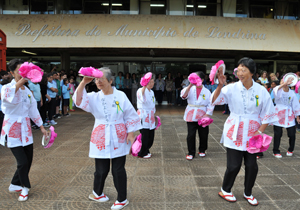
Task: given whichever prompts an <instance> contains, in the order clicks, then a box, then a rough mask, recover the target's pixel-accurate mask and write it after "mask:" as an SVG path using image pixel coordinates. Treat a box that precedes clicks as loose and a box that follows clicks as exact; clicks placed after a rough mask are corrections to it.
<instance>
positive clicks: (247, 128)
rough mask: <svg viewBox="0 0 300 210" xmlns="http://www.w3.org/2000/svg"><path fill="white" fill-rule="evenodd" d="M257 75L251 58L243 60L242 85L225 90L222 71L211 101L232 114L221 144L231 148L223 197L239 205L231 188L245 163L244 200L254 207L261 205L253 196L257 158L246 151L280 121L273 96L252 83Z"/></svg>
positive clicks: (230, 86) (228, 154) (239, 72)
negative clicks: (253, 140)
mask: <svg viewBox="0 0 300 210" xmlns="http://www.w3.org/2000/svg"><path fill="white" fill-rule="evenodd" d="M255 72H256V64H255V62H254V61H253V60H252V59H251V58H242V59H241V60H239V62H238V70H237V75H238V78H239V80H240V81H239V82H236V83H233V84H229V85H226V86H225V87H223V85H224V84H225V82H226V81H225V76H224V75H223V72H222V71H219V72H218V79H219V85H218V87H217V89H216V90H215V91H214V93H213V94H212V97H211V102H212V104H213V105H221V104H228V106H229V108H230V111H231V113H230V116H229V117H228V118H227V120H226V122H225V124H224V129H223V135H222V140H221V142H222V143H224V146H225V147H226V148H227V169H226V172H225V176H224V180H223V186H222V188H221V192H219V195H220V196H221V197H222V198H224V199H225V200H227V201H230V202H235V201H236V198H235V197H234V195H233V194H232V192H231V188H232V186H233V184H234V181H235V178H236V176H237V174H238V173H239V171H240V168H241V165H242V160H243V159H244V163H245V191H244V198H245V199H247V201H248V202H249V204H251V205H258V201H257V200H256V199H255V198H254V197H253V196H252V188H253V186H254V183H255V180H256V176H257V173H258V165H257V162H256V154H250V153H248V152H247V150H246V149H247V147H248V145H249V139H250V138H251V137H252V136H254V135H258V134H260V133H263V132H264V131H265V129H266V127H267V126H268V124H269V123H274V122H276V121H277V119H278V118H277V115H276V112H275V108H274V105H273V102H272V100H271V97H270V94H269V93H268V91H267V90H266V89H265V88H264V87H263V86H261V85H259V84H257V83H255V82H254V81H253V79H252V76H253V75H254V74H255Z"/></svg>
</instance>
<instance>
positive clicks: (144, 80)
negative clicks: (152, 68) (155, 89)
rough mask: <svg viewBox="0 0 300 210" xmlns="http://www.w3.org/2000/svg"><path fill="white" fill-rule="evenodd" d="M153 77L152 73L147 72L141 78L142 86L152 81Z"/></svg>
mask: <svg viewBox="0 0 300 210" xmlns="http://www.w3.org/2000/svg"><path fill="white" fill-rule="evenodd" d="M151 78H152V73H151V72H148V73H147V74H145V75H144V76H143V77H142V78H141V82H140V84H141V86H143V87H145V86H146V85H148V83H149V82H150V80H151Z"/></svg>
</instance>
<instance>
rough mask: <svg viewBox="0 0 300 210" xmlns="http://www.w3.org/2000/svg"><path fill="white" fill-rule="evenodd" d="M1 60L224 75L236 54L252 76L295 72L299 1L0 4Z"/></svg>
mask: <svg viewBox="0 0 300 210" xmlns="http://www.w3.org/2000/svg"><path fill="white" fill-rule="evenodd" d="M0 2H1V4H0V29H1V30H2V31H3V32H4V33H5V34H6V36H7V60H10V59H12V58H14V57H21V58H23V59H25V60H29V61H33V62H35V63H37V64H38V65H40V66H41V67H42V68H44V69H45V70H46V71H50V70H51V69H52V67H53V65H57V66H58V67H59V69H65V70H66V71H68V70H70V69H73V70H75V71H77V70H78V69H79V68H80V67H81V66H89V65H92V66H95V67H101V66H108V67H110V68H111V69H112V70H113V71H114V72H115V73H117V72H120V71H121V72H129V73H143V72H145V71H152V72H154V73H162V74H163V75H166V74H167V72H172V73H173V74H175V73H177V72H181V73H182V74H184V73H185V74H188V73H189V72H192V71H197V70H201V71H204V72H207V73H208V72H209V70H210V68H211V66H212V65H214V63H216V62H217V61H218V60H220V59H222V60H224V61H225V63H226V65H227V71H228V73H231V72H232V70H233V69H234V68H235V67H236V62H237V61H238V60H239V59H240V58H241V57H244V56H247V57H251V58H253V59H255V61H256V62H257V65H258V70H259V71H268V72H277V71H278V72H280V73H281V74H284V73H287V72H296V71H298V70H300V1H299V0H285V1H283V0H276V1H275V0H260V1H252V0H243V1H242V0H162V1H160V0H60V1H59V0H2V1H0Z"/></svg>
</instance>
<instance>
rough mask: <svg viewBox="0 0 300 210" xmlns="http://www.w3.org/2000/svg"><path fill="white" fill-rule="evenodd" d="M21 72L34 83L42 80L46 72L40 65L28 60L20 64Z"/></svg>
mask: <svg viewBox="0 0 300 210" xmlns="http://www.w3.org/2000/svg"><path fill="white" fill-rule="evenodd" d="M19 73H20V75H21V76H22V77H23V78H28V79H30V80H31V81H32V82H34V83H36V82H40V81H41V80H42V76H43V74H44V73H43V71H42V69H41V68H40V67H38V66H37V65H34V64H33V63H28V62H25V63H23V64H22V65H21V66H20V68H19Z"/></svg>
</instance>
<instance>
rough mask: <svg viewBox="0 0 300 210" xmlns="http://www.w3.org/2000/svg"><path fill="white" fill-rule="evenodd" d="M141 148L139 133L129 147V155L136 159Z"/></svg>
mask: <svg viewBox="0 0 300 210" xmlns="http://www.w3.org/2000/svg"><path fill="white" fill-rule="evenodd" d="M141 148H142V134H141V133H140V134H139V135H138V136H137V137H136V138H135V141H134V142H133V144H132V145H131V155H132V156H134V157H136V156H137V155H138V153H139V152H140V151H141Z"/></svg>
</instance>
